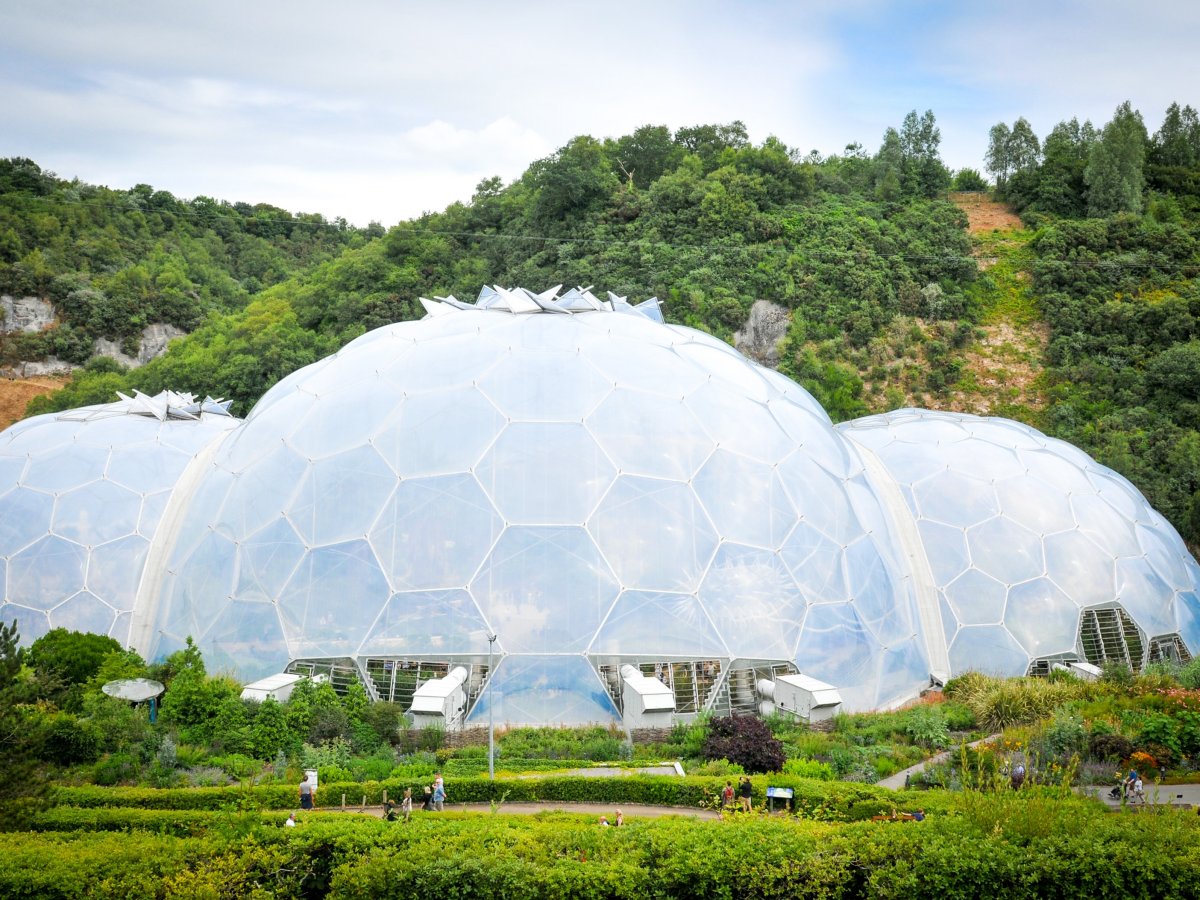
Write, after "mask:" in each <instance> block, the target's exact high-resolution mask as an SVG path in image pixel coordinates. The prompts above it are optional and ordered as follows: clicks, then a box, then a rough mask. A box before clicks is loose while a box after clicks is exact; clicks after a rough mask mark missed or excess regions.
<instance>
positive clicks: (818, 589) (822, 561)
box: [779, 522, 850, 604]
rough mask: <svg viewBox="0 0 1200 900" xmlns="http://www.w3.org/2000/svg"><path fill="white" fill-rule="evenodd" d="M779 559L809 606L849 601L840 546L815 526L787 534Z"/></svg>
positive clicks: (804, 526)
mask: <svg viewBox="0 0 1200 900" xmlns="http://www.w3.org/2000/svg"><path fill="white" fill-rule="evenodd" d="M779 556H780V558H781V559H782V560H783V561H784V563H785V564H786V565H787V567H788V569H789V571H791V573H792V577H793V578H794V579H795V581H796V586H797V587H799V588H800V591H801V593H803V594H804V597H805V599H806V600H807V601H808V603H809V604H813V603H844V602H846V601H847V600H849V599H850V586H849V584H848V583H847V581H846V566H845V558H844V554H843V551H842V547H841V545H840V544H837V543H835V542H834V541H832V540H831V539H830V538H828V537H826V536H825V535H824V534H822V533H821V532H819V531H817V530H816V529H815V528H813V527H812V526H810V525H808V524H807V523H805V522H801V523H799V524H798V525H797V526H796V527H795V529H793V530H792V533H791V534H790V535H788V539H787V540H786V541H785V542H784V544H783V547H782V548H781V549H780V551H779Z"/></svg>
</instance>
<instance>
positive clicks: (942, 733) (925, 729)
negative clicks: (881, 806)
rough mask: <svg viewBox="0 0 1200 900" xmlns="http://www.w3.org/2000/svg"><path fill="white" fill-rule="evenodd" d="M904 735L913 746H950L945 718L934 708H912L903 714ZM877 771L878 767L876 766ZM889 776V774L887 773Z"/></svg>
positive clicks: (935, 747)
mask: <svg viewBox="0 0 1200 900" xmlns="http://www.w3.org/2000/svg"><path fill="white" fill-rule="evenodd" d="M904 733H905V734H906V735H908V737H909V739H910V740H911V741H912V742H913V743H914V744H919V745H921V746H922V747H928V748H930V749H935V750H942V749H945V748H946V747H948V746H950V730H949V728H948V727H947V725H946V717H945V716H944V715H943V714H942V711H941V709H940V708H938V707H936V706H914V707H913V708H912V709H909V710H907V711H906V712H905V716H904ZM876 769H877V770H878V766H876ZM889 774H890V773H889Z"/></svg>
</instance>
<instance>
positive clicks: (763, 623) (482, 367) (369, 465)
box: [145, 290, 930, 722]
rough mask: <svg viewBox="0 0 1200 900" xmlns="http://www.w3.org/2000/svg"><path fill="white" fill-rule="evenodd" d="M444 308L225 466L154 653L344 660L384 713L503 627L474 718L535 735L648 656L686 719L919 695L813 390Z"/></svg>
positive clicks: (701, 353) (729, 356)
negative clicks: (802, 681)
mask: <svg viewBox="0 0 1200 900" xmlns="http://www.w3.org/2000/svg"><path fill="white" fill-rule="evenodd" d="M426 302H427V306H428V307H429V309H430V311H431V313H432V314H431V315H430V316H428V317H426V318H425V319H423V320H421V321H417V322H404V323H399V324H395V325H391V326H387V327H385V328H381V329H379V330H376V331H373V332H371V333H369V334H367V335H365V336H363V337H362V338H360V339H358V340H356V341H354V342H352V343H351V344H349V345H347V346H346V347H345V348H343V349H342V350H341V351H340V352H339V353H338V354H337V355H336V356H334V357H332V358H330V359H328V360H325V361H322V362H319V363H317V364H315V365H313V366H310V367H308V368H306V369H302V370H300V371H298V372H296V373H294V374H293V375H291V376H289V377H288V378H287V379H285V380H284V381H283V382H281V383H280V384H279V385H277V386H276V387H275V388H273V389H272V390H271V391H269V392H268V393H267V394H266V395H265V396H264V397H263V398H262V400H261V401H260V403H259V404H258V405H257V406H256V407H255V409H254V410H253V411H252V412H251V414H250V415H249V416H248V417H247V420H246V422H245V424H244V426H243V427H241V428H239V429H238V431H237V432H236V433H235V434H233V435H231V436H230V438H229V439H228V440H227V441H225V442H224V443H223V444H222V445H221V446H220V447H219V448H218V450H217V451H216V453H215V455H214V457H213V459H212V462H211V465H210V466H209V468H208V469H207V470H206V471H205V472H204V473H203V475H202V476H201V478H200V480H199V481H198V484H197V488H196V493H195V495H194V497H193V498H192V500H191V502H190V504H189V505H188V507H187V510H186V513H185V514H184V516H183V517H182V519H181V521H180V523H179V527H178V529H177V531H176V532H175V533H174V534H173V535H172V536H171V538H170V549H169V550H166V549H165V548H164V556H163V559H162V561H161V567H160V574H159V577H160V579H161V580H160V582H159V585H160V586H159V587H157V588H155V589H153V590H151V591H149V592H148V593H149V595H150V596H154V597H159V598H161V599H160V605H159V607H158V608H157V610H155V611H154V613H153V614H152V615H148V616H147V618H146V622H147V625H148V628H149V629H150V630H149V631H148V633H147V634H146V636H145V638H146V646H147V647H148V649H149V651H150V653H151V654H156V653H162V652H167V651H170V650H171V649H174V648H175V647H177V646H179V645H180V644H181V643H182V642H183V641H184V639H185V638H186V637H187V636H188V635H192V636H193V637H195V638H196V639H197V641H198V643H199V644H200V646H201V647H202V648H203V649H204V651H205V653H206V656H209V657H211V658H213V659H214V660H215V663H214V665H215V666H216V667H221V666H225V665H229V666H234V667H236V669H237V670H238V671H239V672H240V673H242V674H244V675H247V676H250V675H255V676H257V675H260V674H265V673H267V672H269V671H278V670H279V669H281V668H282V667H283V666H285V665H288V664H289V662H291V663H292V664H293V665H294V664H295V663H296V661H297V660H302V661H309V662H310V663H321V662H331V661H340V662H342V663H343V664H345V665H346V666H352V667H354V668H356V669H357V671H358V673H359V674H360V675H362V676H363V678H364V680H365V681H367V682H368V684H369V686H370V687H371V689H372V690H373V691H375V692H376V695H377V696H380V697H384V698H391V697H392V696H393V694H392V693H391V688H392V684H393V682H394V680H395V676H396V674H397V673H398V672H401V673H402V672H404V671H405V668H406V667H416V666H417V665H419V664H421V663H422V662H429V661H432V660H438V661H443V662H447V663H448V664H451V665H458V664H463V665H467V666H471V665H474V666H476V667H478V666H479V665H480V664H481V662H482V660H483V659H484V657H485V656H486V654H487V651H488V634H489V633H494V634H495V635H496V636H497V639H496V644H495V649H496V651H497V660H496V664H495V667H494V673H488V674H487V685H486V686H485V685H482V684H479V683H476V684H475V689H476V690H478V692H479V695H478V698H477V702H474V703H473V705H472V709H471V717H472V718H473V719H476V720H477V719H479V717H480V716H484V715H486V713H487V710H488V707H489V704H490V703H492V702H495V703H496V704H497V707H496V709H495V712H496V713H497V714H498V715H499V716H500V717H501V720H502V721H503V720H508V721H521V722H571V721H580V722H584V721H607V720H612V719H615V718H617V717H618V715H619V710H618V709H617V707H616V705H615V704H616V703H617V702H619V696H617V694H618V693H619V692H617V691H614V690H613V686H614V684H616V683H617V682H616V681H615V679H616V677H617V673H618V672H619V669H620V666H621V665H622V664H623V663H626V662H631V661H632V662H634V663H638V664H641V665H644V666H646V667H647V669H649V670H657V671H659V672H661V673H664V677H665V678H668V679H670V680H672V682H673V683H675V687H676V693H677V694H680V693H681V692H684V693H686V689H685V688H684V687H683V686H682V685H681V682H686V683H687V685H688V686H689V688H688V689H690V690H691V694H692V701H693V706H694V707H695V708H699V707H701V706H704V705H705V704H707V703H710V702H718V698H723V700H721V702H723V703H724V704H725V705H726V706H728V705H730V704H731V703H735V702H737V701H738V698H739V697H742V698H743V700H744V694H745V693H746V691H747V690H749V691H750V692H751V694H752V693H753V690H754V685H753V681H751V682H750V684H749V686H748V687H747V685H746V684H744V683H739V684H733V683H731V681H730V675H729V673H730V672H731V671H732V670H739V671H743V672H751V671H753V670H754V669H755V667H764V666H765V667H767V668H768V669H769V667H770V666H773V665H774V666H780V667H783V669H784V670H788V671H794V670H796V669H802V670H804V671H806V672H811V673H813V674H814V675H815V676H817V677H820V678H822V679H824V680H826V681H829V682H832V683H835V684H836V685H837V686H838V687H839V688H840V689H841V690H842V693H843V696H844V697H845V699H846V700H847V702H848V703H851V704H853V705H854V706H856V707H873V706H878V705H886V704H888V703H892V702H896V701H898V700H900V699H903V698H906V697H909V696H912V695H913V694H914V693H916V692H917V691H919V689H920V688H921V687H922V686H924V685H926V684H928V681H929V671H930V668H929V663H928V661H927V659H926V658H925V657H926V655H925V650H924V646H923V643H922V638H921V635H920V627H919V624H918V614H917V611H916V608H915V605H914V602H913V598H912V595H911V592H910V591H909V590H908V586H907V581H906V578H905V577H904V575H903V574H902V573H901V571H900V570H899V569H898V568H897V566H896V562H895V560H894V559H893V558H892V556H891V553H890V541H889V539H888V526H887V523H886V518H885V516H884V515H883V512H882V510H881V509H880V507H879V504H878V502H877V501H876V499H875V495H874V492H873V489H872V486H871V484H870V482H869V481H868V479H867V477H866V475H865V473H864V472H863V469H862V466H861V463H860V462H859V461H858V459H857V456H856V454H855V452H854V450H853V447H852V445H850V444H849V443H848V442H846V441H844V440H842V439H841V438H840V437H839V436H838V434H837V433H836V431H834V429H833V427H832V425H831V423H830V422H829V419H828V417H827V416H826V415H825V413H824V412H823V411H822V410H821V409H820V408H819V406H818V405H817V404H816V403H815V402H814V401H813V399H812V398H811V396H809V395H808V394H807V393H806V392H805V391H803V390H802V389H801V388H799V387H798V386H797V385H795V384H794V383H792V382H790V381H788V380H787V379H785V378H782V377H781V376H779V375H777V374H776V373H774V372H771V371H769V370H766V369H763V368H760V367H759V366H757V365H755V364H753V363H751V362H749V361H748V360H746V359H745V358H743V357H742V356H740V355H739V354H738V353H736V352H735V351H734V350H732V349H731V348H730V347H729V346H727V345H726V344H724V343H722V342H721V341H718V340H716V339H714V338H712V337H709V336H708V335H705V334H702V333H700V332H697V331H694V330H692V329H688V328H682V327H676V326H670V325H666V324H664V323H663V321H662V318H661V315H660V314H659V312H658V307H657V303H650V304H648V305H647V304H643V305H641V306H639V307H636V308H635V307H631V306H629V305H628V304H626V303H624V302H623V301H622V300H621V299H620V298H612V299H610V300H609V301H599V300H597V299H596V298H595V297H594V296H593V295H591V294H590V293H587V292H582V291H571V292H568V293H567V294H565V295H564V296H562V297H561V298H558V297H554V296H553V295H551V294H547V295H541V296H538V295H533V294H529V293H528V292H524V291H514V292H506V291H499V290H497V291H485V293H484V294H483V295H482V296H481V298H480V302H479V304H478V305H469V304H462V303H459V302H458V301H454V300H453V299H452V298H451V299H449V300H447V301H445V302H436V303H435V302H432V301H426ZM476 671H477V670H476ZM742 680H743V681H744V680H745V678H743V679H742ZM731 692H732V693H733V695H732V696H731ZM493 698H495V699H494V700H493ZM684 699H686V698H684ZM685 705H686V704H685Z"/></svg>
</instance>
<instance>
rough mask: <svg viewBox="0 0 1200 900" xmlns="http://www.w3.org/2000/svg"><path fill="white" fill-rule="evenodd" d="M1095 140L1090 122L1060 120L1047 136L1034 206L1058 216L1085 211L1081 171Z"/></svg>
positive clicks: (1084, 188)
mask: <svg viewBox="0 0 1200 900" xmlns="http://www.w3.org/2000/svg"><path fill="white" fill-rule="evenodd" d="M1095 142H1096V129H1095V128H1093V127H1092V123H1091V122H1087V121H1085V122H1084V123H1083V124H1082V125H1080V124H1079V120H1078V119H1071V120H1070V121H1069V122H1059V123H1058V124H1057V125H1055V126H1054V130H1053V131H1051V132H1050V134H1048V135H1047V136H1046V143H1045V144H1044V145H1043V147H1042V166H1041V170H1040V172H1039V178H1038V184H1037V188H1036V191H1035V195H1034V200H1033V202H1034V205H1035V206H1036V207H1037V208H1038V209H1040V210H1041V211H1043V212H1048V213H1052V214H1054V215H1057V216H1068V217H1072V218H1075V217H1079V216H1082V215H1084V214H1085V213H1086V212H1087V203H1086V198H1085V193H1086V186H1085V184H1084V181H1083V172H1084V169H1085V168H1086V167H1087V161H1088V154H1089V152H1090V150H1091V146H1092V144H1094V143H1095Z"/></svg>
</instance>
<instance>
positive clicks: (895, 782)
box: [875, 734, 1000, 791]
mask: <svg viewBox="0 0 1200 900" xmlns="http://www.w3.org/2000/svg"><path fill="white" fill-rule="evenodd" d="M999 738H1000V735H998V734H989V735H988V736H987V737H985V738H980V739H979V740H977V741H971V742H970V743H969V744H967V746H968V747H977V746H978V745H980V744H986V743H987V742H988V741H994V740H997V739H999ZM957 752H958V748H957V747H955V748H954V749H953V750H945V751H943V752H941V753H939V754H937V756H931V757H929V759H927V760H925V761H924V762H919V763H917V764H916V765H915V766H909V767H908V768H907V769H905V770H904V771H903V772H897V773H896V774H895V775H889V776H888V777H887V778H883V779H881V780H879V781H877V782H875V783H876V784H878V785H879V786H880V787H885V788H891V789H892V790H894V791H898V790H901V789H902V788H903V787H904V786H905V785H906V784H907V783H908V780H909V779H910V778H911V777H912V776H914V775H917V774H919V773H921V772H923V771H925V767H926V766H936V765H937V764H938V763H943V762H945V761H946V760H948V759H949V758H950V757H951V756H953V755H954V754H955V753H957Z"/></svg>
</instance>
